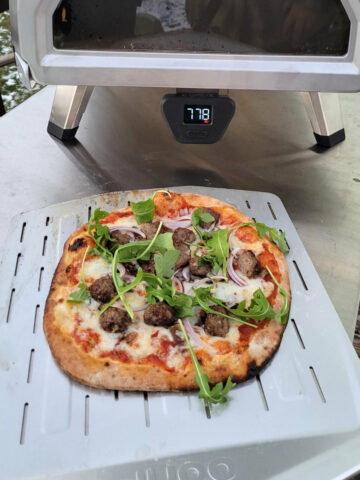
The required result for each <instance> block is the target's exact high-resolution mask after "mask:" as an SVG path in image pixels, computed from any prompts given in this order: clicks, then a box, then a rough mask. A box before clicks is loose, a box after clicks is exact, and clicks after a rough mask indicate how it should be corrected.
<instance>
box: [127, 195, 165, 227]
mask: <svg viewBox="0 0 360 480" xmlns="http://www.w3.org/2000/svg"><path fill="white" fill-rule="evenodd" d="M161 192H163V193H167V194H168V195H169V197H171V194H170V192H168V191H167V190H158V191H157V192H155V193H154V195H153V196H152V198H148V199H147V200H144V201H142V202H130V206H131V210H132V211H133V214H134V216H135V220H136V222H137V223H138V224H139V225H140V224H141V223H146V222H152V221H153V218H154V214H155V203H154V197H155V195H156V194H157V193H161Z"/></svg>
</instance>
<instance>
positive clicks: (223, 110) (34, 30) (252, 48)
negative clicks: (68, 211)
mask: <svg viewBox="0 0 360 480" xmlns="http://www.w3.org/2000/svg"><path fill="white" fill-rule="evenodd" d="M10 8H11V22H12V29H13V38H14V43H15V48H16V58H17V65H18V69H19V72H20V75H21V78H22V80H23V82H24V83H25V84H26V85H27V86H28V87H31V86H32V85H33V83H34V82H39V83H42V84H53V85H54V84H55V85H59V87H58V90H57V93H56V97H55V101H54V106H53V110H52V114H51V118H50V122H49V132H50V133H52V134H53V135H55V136H57V137H59V138H61V139H62V140H69V139H71V138H73V137H74V135H75V133H76V130H77V128H78V125H79V121H80V118H81V116H82V114H83V112H84V110H85V108H86V105H87V102H88V100H89V98H90V96H91V92H92V89H93V87H95V86H97V85H104V86H136V87H165V88H169V89H176V93H172V94H170V96H166V97H165V98H164V100H163V104H162V109H163V113H164V117H165V119H166V120H167V121H168V123H169V126H170V129H171V131H172V133H173V134H174V136H175V138H176V139H177V140H178V141H181V142H185V143H213V142H216V141H217V140H219V139H220V138H221V137H222V135H223V134H224V132H225V130H226V127H227V125H228V124H229V123H230V121H231V118H232V115H233V114H234V111H235V105H234V103H233V102H232V100H231V98H230V97H229V96H226V95H221V93H222V92H221V91H222V90H229V89H230V90H231V89H248V90H294V91H299V92H311V93H305V94H304V103H305V106H306V108H307V111H308V113H309V116H310V120H311V122H312V125H313V130H314V133H315V136H316V139H317V141H318V143H320V144H322V145H324V146H327V147H329V146H332V145H334V144H335V143H338V142H340V141H341V140H343V139H344V138H345V134H344V130H343V126H342V121H341V113H340V107H339V103H338V99H337V96H336V95H333V94H330V95H329V94H328V93H326V92H343V91H358V90H360V72H359V65H360V54H359V41H358V39H359V20H360V6H359V3H358V1H357V0H342V1H340V0H294V1H288V0H272V1H271V2H269V1H266V0H258V1H256V2H254V1H251V0H226V1H222V2H218V1H217V0H180V1H179V2H171V1H170V0H159V1H155V0H121V1H119V0H103V1H101V2H99V1H91V2H89V1H88V0H14V1H12V2H11V7H10ZM119 114H121V112H119Z"/></svg>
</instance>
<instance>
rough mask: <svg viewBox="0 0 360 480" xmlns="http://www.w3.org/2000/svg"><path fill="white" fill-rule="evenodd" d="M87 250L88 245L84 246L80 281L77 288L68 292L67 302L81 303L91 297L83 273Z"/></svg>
mask: <svg viewBox="0 0 360 480" xmlns="http://www.w3.org/2000/svg"><path fill="white" fill-rule="evenodd" d="M88 251H89V247H87V248H86V250H85V253H84V256H83V259H82V262H81V269H80V283H79V284H78V290H76V291H75V292H72V293H70V298H69V299H68V302H69V303H82V302H85V300H89V299H90V298H91V296H90V294H89V292H88V290H87V286H86V283H85V273H84V265H85V258H86V255H87V253H88Z"/></svg>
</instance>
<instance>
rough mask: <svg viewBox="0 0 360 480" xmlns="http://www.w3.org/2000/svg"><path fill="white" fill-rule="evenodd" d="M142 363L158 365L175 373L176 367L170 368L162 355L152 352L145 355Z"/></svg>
mask: <svg viewBox="0 0 360 480" xmlns="http://www.w3.org/2000/svg"><path fill="white" fill-rule="evenodd" d="M142 363H150V364H151V365H155V366H156V367H160V368H163V369H165V370H167V371H168V372H170V373H175V368H170V367H169V366H168V365H167V364H166V362H164V360H162V359H161V358H160V357H158V356H157V355H154V354H151V355H148V356H147V357H145V359H144V360H143V361H142Z"/></svg>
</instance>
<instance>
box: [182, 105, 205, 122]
mask: <svg viewBox="0 0 360 480" xmlns="http://www.w3.org/2000/svg"><path fill="white" fill-rule="evenodd" d="M184 123H195V124H198V125H199V124H200V125H210V124H212V107H211V105H185V107H184Z"/></svg>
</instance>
